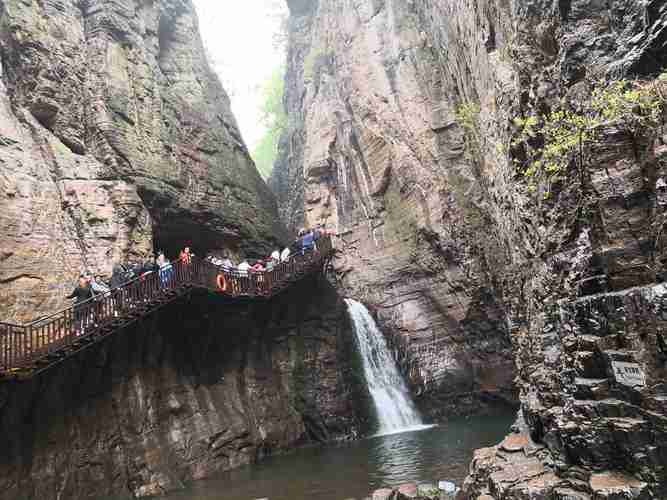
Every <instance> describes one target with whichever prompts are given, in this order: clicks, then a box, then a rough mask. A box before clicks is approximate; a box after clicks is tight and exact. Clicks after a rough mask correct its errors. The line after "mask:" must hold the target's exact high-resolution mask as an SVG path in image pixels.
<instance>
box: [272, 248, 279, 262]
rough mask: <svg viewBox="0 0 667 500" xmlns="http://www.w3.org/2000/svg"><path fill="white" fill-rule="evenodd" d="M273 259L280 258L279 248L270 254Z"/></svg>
mask: <svg viewBox="0 0 667 500" xmlns="http://www.w3.org/2000/svg"><path fill="white" fill-rule="evenodd" d="M271 258H272V259H273V260H280V250H274V251H273V253H272V254H271Z"/></svg>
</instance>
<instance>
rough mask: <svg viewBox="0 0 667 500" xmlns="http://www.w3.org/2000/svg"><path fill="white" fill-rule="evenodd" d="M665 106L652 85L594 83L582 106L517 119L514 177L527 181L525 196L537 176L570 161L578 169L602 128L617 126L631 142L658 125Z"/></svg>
mask: <svg viewBox="0 0 667 500" xmlns="http://www.w3.org/2000/svg"><path fill="white" fill-rule="evenodd" d="M664 106H665V101H664V98H663V97H662V95H661V94H660V91H659V89H658V88H657V86H656V84H655V83H648V82H629V81H626V80H619V81H614V82H610V83H598V84H597V85H595V86H594V88H593V91H592V94H591V99H590V100H588V101H587V102H585V103H583V104H579V105H577V106H574V105H572V104H570V103H566V102H561V103H560V104H559V105H558V107H557V108H556V109H554V110H552V111H549V112H548V113H542V114H540V113H532V114H528V115H526V116H523V117H517V118H515V119H514V120H513V123H514V126H515V127H516V131H517V132H516V134H515V136H514V139H513V140H512V143H511V146H512V156H513V162H514V165H515V167H516V170H517V173H518V174H520V175H521V176H523V177H524V178H526V179H528V181H529V183H528V189H529V191H535V190H536V178H538V177H540V176H541V177H544V176H546V177H547V178H551V177H553V176H555V175H556V174H558V173H559V172H562V171H563V170H565V169H566V168H567V167H568V165H570V164H571V162H573V161H574V162H576V161H578V163H579V167H580V168H582V167H583V165H582V163H583V156H584V152H585V151H586V150H587V149H588V148H590V146H591V145H592V144H593V143H594V142H595V141H596V140H597V138H598V136H599V133H600V130H601V129H602V128H603V127H604V126H610V125H615V126H618V127H619V128H621V129H624V130H625V131H626V132H627V133H628V134H630V136H631V137H636V136H637V135H638V134H640V133H641V132H642V130H645V129H650V128H656V127H658V126H659V125H660V124H661V117H662V113H663V110H664ZM545 197H548V192H547V193H545Z"/></svg>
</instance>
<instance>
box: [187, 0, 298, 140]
mask: <svg viewBox="0 0 667 500" xmlns="http://www.w3.org/2000/svg"><path fill="white" fill-rule="evenodd" d="M193 1H194V4H195V8H196V9H197V15H198V17H199V28H200V31H201V35H202V39H203V41H204V47H205V48H206V50H207V51H208V53H209V56H210V59H211V60H212V61H213V64H214V69H215V71H216V72H217V73H218V75H219V76H220V79H221V80H222V84H223V86H224V87H225V90H226V91H227V93H228V94H229V97H230V99H231V101H232V111H233V112H234V114H235V115H236V119H237V121H238V122H239V127H240V128H241V133H242V134H243V138H244V139H245V142H246V144H247V145H248V147H249V148H250V150H251V151H252V149H253V147H254V146H255V144H256V143H257V142H258V141H259V139H260V137H261V135H262V133H263V131H264V127H263V126H262V124H261V123H260V120H259V109H260V105H261V99H260V90H261V87H262V84H263V82H264V81H266V80H267V79H268V78H269V77H270V76H271V73H272V71H273V69H274V68H275V67H276V66H278V65H279V64H280V63H281V62H282V61H283V60H284V51H283V49H281V48H279V47H276V44H275V43H274V34H275V33H277V32H278V31H279V28H280V16H279V14H280V13H281V12H283V13H285V12H286V11H287V7H286V2H285V0H193Z"/></svg>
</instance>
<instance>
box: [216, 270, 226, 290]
mask: <svg viewBox="0 0 667 500" xmlns="http://www.w3.org/2000/svg"><path fill="white" fill-rule="evenodd" d="M215 282H216V284H217V285H218V291H220V292H226V291H227V280H226V279H225V275H224V274H223V273H220V274H218V277H217V278H216V279H215Z"/></svg>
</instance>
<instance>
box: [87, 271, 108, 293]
mask: <svg viewBox="0 0 667 500" xmlns="http://www.w3.org/2000/svg"><path fill="white" fill-rule="evenodd" d="M90 288H91V289H92V290H93V293H95V294H97V295H104V294H107V293H109V287H108V286H106V284H105V283H104V282H103V281H102V277H101V276H99V275H98V276H91V278H90Z"/></svg>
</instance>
